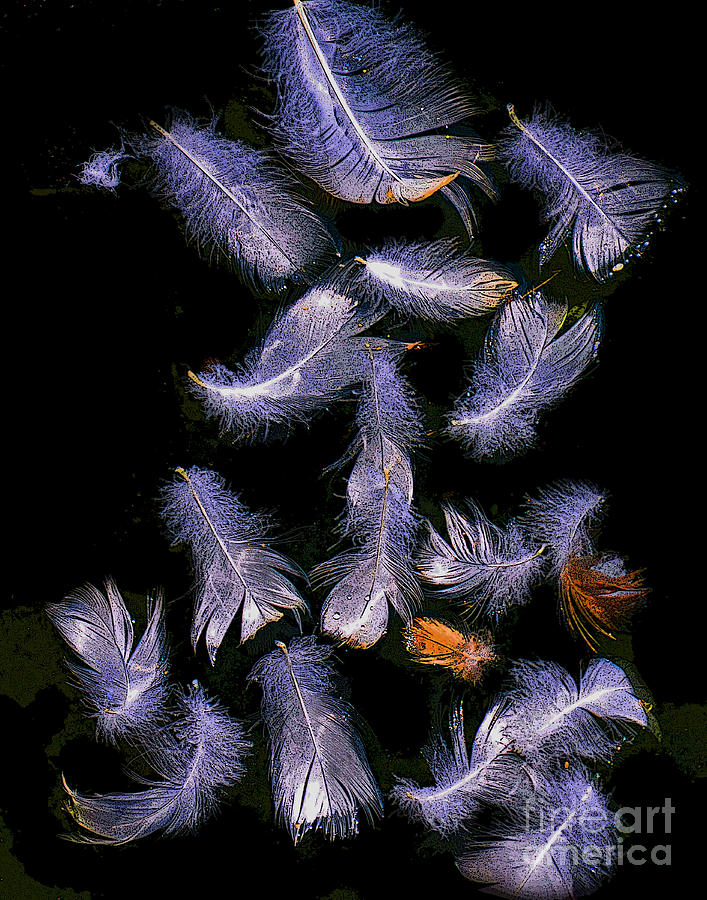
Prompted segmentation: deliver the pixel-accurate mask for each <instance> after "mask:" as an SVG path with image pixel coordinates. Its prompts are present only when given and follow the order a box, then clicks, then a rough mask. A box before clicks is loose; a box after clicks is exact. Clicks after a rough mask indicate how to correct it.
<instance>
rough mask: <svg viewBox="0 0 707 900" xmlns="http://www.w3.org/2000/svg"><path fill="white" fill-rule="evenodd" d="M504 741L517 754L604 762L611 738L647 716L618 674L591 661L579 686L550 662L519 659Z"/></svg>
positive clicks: (612, 746)
mask: <svg viewBox="0 0 707 900" xmlns="http://www.w3.org/2000/svg"><path fill="white" fill-rule="evenodd" d="M511 678H512V685H513V686H512V688H511V689H510V690H509V692H508V693H507V698H508V703H509V712H508V715H507V716H506V719H505V723H504V732H503V733H504V737H505V738H506V739H507V740H509V741H512V743H513V746H514V747H516V749H518V750H519V751H520V752H521V753H523V754H525V755H527V756H529V757H531V758H534V757H536V756H537V755H538V754H542V755H544V756H548V755H558V754H561V755H565V756H569V757H573V756H583V757H585V758H587V759H604V760H610V759H611V757H612V756H613V754H614V752H615V750H616V749H617V746H616V741H617V738H621V737H622V736H626V735H630V734H631V728H632V726H634V725H640V726H643V727H645V726H646V725H647V724H648V717H647V715H646V711H645V708H644V706H643V704H642V702H641V701H640V700H639V699H638V697H637V696H636V694H635V693H634V689H633V686H632V684H631V682H630V680H629V678H628V676H627V675H626V673H625V672H624V670H623V669H622V668H621V667H620V666H618V665H616V663H613V662H611V661H610V660H608V659H592V660H590V662H589V665H588V666H587V668H586V670H585V672H584V674H583V675H582V676H581V678H580V680H579V685H578V684H577V683H576V681H575V680H574V678H573V677H572V676H571V675H570V673H569V672H567V670H566V669H564V668H563V667H562V666H560V665H558V664H557V663H554V662H548V661H541V662H529V661H527V660H524V661H522V662H520V663H518V664H517V665H516V667H515V668H514V670H513V672H512V673H511Z"/></svg>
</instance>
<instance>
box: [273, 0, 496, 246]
mask: <svg viewBox="0 0 707 900" xmlns="http://www.w3.org/2000/svg"><path fill="white" fill-rule="evenodd" d="M262 31H263V38H264V48H263V51H264V52H263V56H264V67H265V70H266V72H267V74H268V75H269V76H270V77H271V78H273V79H274V80H275V81H276V83H277V86H278V94H279V97H278V107H277V111H276V115H275V123H274V131H275V134H276V137H277V139H278V140H279V142H280V145H281V147H282V150H283V152H284V153H285V154H286V155H287V156H288V157H289V159H291V161H292V163H293V164H294V165H295V166H296V167H297V168H298V169H299V170H300V171H301V172H302V173H303V174H305V175H307V176H308V177H309V178H311V179H313V180H314V181H316V182H317V183H318V184H319V185H320V186H321V187H322V188H323V189H324V190H326V191H328V192H329V193H331V194H333V195H334V196H336V197H340V198H342V199H344V200H349V201H352V202H354V203H373V202H375V203H383V204H386V203H403V204H406V203H408V202H415V201H418V200H423V199H425V198H426V197H429V196H430V195H431V194H433V193H434V192H435V191H437V190H440V189H441V190H442V192H443V193H444V194H445V196H446V197H447V199H448V200H450V202H452V203H453V204H454V205H455V206H456V207H457V209H458V210H459V212H460V215H461V216H462V218H463V220H464V222H465V225H466V227H467V229H469V230H470V229H471V228H472V227H473V220H474V214H473V210H472V208H471V205H470V202H469V199H468V197H467V195H466V193H465V192H464V191H463V190H462V189H461V188H460V187H459V185H458V184H453V182H454V179H459V180H468V181H470V182H472V183H474V184H475V185H477V186H478V187H480V188H481V189H482V190H483V191H484V192H485V193H486V194H488V195H489V196H495V192H494V188H493V186H492V184H491V182H490V180H489V178H488V176H487V175H486V174H485V173H484V172H483V171H482V169H481V168H480V167H479V166H478V165H477V163H479V162H482V161H485V160H489V159H491V158H493V149H492V147H491V146H490V145H489V144H487V143H485V142H483V141H481V140H479V139H478V138H477V137H476V136H475V135H473V134H467V133H464V132H463V131H462V129H461V128H460V129H458V131H457V133H455V132H454V131H453V130H452V131H449V130H448V126H451V125H454V124H455V123H458V122H460V121H461V120H462V119H465V118H467V117H469V116H473V115H475V114H476V113H477V112H478V111H479V109H478V107H477V105H476V103H475V102H474V101H473V100H472V99H471V97H470V96H469V95H468V93H467V92H466V90H465V89H464V88H463V86H462V85H461V84H460V83H459V82H458V81H457V79H456V78H455V76H454V75H453V74H452V73H451V71H450V69H449V68H448V66H447V65H446V64H445V63H443V62H442V61H441V60H440V59H439V58H438V57H437V56H436V55H435V54H433V53H430V51H429V50H427V48H426V47H425V45H424V42H423V41H422V39H421V38H420V36H419V35H418V34H417V32H416V31H415V30H414V29H413V28H412V27H411V26H409V25H406V24H403V23H402V22H401V21H400V20H399V19H395V20H393V21H390V20H388V19H387V18H386V17H385V16H383V15H382V14H381V13H380V12H379V11H378V10H377V9H375V8H371V7H364V6H359V5H357V4H354V3H349V2H345V0H306V2H303V0H295V2H294V7H293V8H291V9H289V10H283V11H277V12H273V13H271V14H270V15H269V17H268V18H267V19H266V20H265V22H264V23H263V29H262Z"/></svg>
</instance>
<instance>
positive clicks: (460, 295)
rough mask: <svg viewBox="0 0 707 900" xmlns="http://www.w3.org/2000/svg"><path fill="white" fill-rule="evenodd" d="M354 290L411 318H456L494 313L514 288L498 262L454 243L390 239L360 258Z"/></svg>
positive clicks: (506, 272) (445, 320) (439, 319)
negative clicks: (478, 255) (406, 241)
mask: <svg viewBox="0 0 707 900" xmlns="http://www.w3.org/2000/svg"><path fill="white" fill-rule="evenodd" d="M357 259H358V260H359V261H360V262H361V263H362V264H363V266H362V267H361V268H359V269H358V270H353V273H352V274H353V278H352V290H353V291H354V292H357V291H361V292H362V293H363V296H364V297H371V296H372V297H375V298H380V300H381V301H382V302H385V303H387V304H389V305H390V306H392V307H393V308H394V309H396V310H398V312H400V313H402V314H403V315H405V316H407V317H410V318H420V319H427V320H430V321H434V322H454V321H456V320H458V319H465V318H469V317H470V316H483V315H487V314H488V313H491V312H493V311H494V310H495V309H496V308H497V307H498V306H499V304H500V303H501V301H502V300H503V299H504V298H505V297H506V296H507V295H508V294H509V293H510V292H511V291H512V290H513V289H514V288H516V287H518V282H517V281H516V280H514V278H513V275H512V274H511V272H510V271H509V270H508V269H506V268H505V267H504V266H501V265H500V264H499V263H495V262H490V261H488V260H484V259H478V258H476V257H474V256H472V255H471V254H470V253H469V252H468V251H465V250H460V249H459V248H458V246H457V242H456V241H449V240H441V241H430V242H428V243H423V242H413V243H404V242H402V241H397V240H389V241H387V242H386V243H385V244H384V245H383V246H382V247H380V248H378V249H375V250H371V251H370V252H368V253H366V256H365V258H363V257H357Z"/></svg>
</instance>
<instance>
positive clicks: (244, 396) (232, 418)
mask: <svg viewBox="0 0 707 900" xmlns="http://www.w3.org/2000/svg"><path fill="white" fill-rule="evenodd" d="M380 315H381V313H380V312H379V313H371V312H363V311H362V310H360V309H359V308H358V305H357V303H356V302H355V301H353V300H352V299H351V298H350V297H348V296H347V295H345V294H343V293H340V292H339V291H338V290H337V289H336V288H334V287H332V286H330V285H325V284H322V285H318V286H315V287H313V288H311V289H310V290H309V291H307V293H306V294H304V296H302V297H301V298H300V299H299V300H297V301H295V303H293V304H292V305H291V306H290V307H289V308H287V309H286V310H285V311H284V313H283V314H282V315H280V316H279V317H278V318H277V319H276V320H275V322H274V323H273V324H272V325H271V326H270V328H269V329H268V332H267V333H266V335H265V338H264V339H263V341H262V344H261V345H260V347H258V348H257V349H255V350H253V351H252V352H251V353H250V354H249V355H248V356H247V357H246V359H245V361H244V362H243V363H242V365H241V366H240V367H239V369H238V371H236V372H233V371H231V370H230V369H228V368H226V367H225V366H223V365H220V364H219V365H216V366H213V367H210V368H209V370H208V371H203V372H200V373H199V374H198V375H195V374H194V373H192V372H190V373H189V377H190V379H191V382H192V384H191V387H192V390H193V391H194V393H195V394H196V395H197V396H198V397H199V398H200V399H201V400H202V401H203V403H204V407H205V411H206V414H207V416H216V417H217V418H218V419H219V420H220V422H221V425H222V427H223V428H224V430H228V431H231V432H232V433H233V434H235V435H236V437H237V438H240V439H244V440H245V439H248V440H255V439H256V438H263V437H267V436H268V434H269V433H271V432H272V431H273V430H275V431H282V430H283V429H286V428H288V427H290V426H291V425H292V424H293V423H294V422H298V421H299V422H301V421H306V420H307V419H309V418H311V417H312V416H313V415H315V413H317V412H318V411H320V410H322V409H323V408H324V407H325V406H326V405H327V404H328V403H331V402H332V401H333V400H334V399H335V398H336V397H337V396H339V395H340V394H341V393H342V392H343V391H344V390H347V389H350V388H351V387H353V386H354V385H357V384H359V383H360V382H361V381H363V380H365V378H366V377H367V370H368V362H367V348H370V347H375V348H376V349H379V348H382V347H384V346H385V347H387V348H388V349H389V350H390V351H391V352H393V350H394V349H395V348H397V351H398V352H402V350H403V349H405V345H404V344H398V343H397V342H395V341H387V340H375V341H374V342H372V339H371V338H368V339H365V338H361V337H358V335H359V334H360V333H361V332H362V331H363V330H364V329H365V328H367V327H368V326H370V325H371V324H372V323H373V321H375V320H376V318H378V317H379V316H380Z"/></svg>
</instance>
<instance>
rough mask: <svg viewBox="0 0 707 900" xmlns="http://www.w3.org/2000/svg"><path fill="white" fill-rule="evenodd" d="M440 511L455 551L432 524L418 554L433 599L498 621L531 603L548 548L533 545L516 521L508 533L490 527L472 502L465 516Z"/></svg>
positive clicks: (451, 509) (449, 510)
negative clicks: (459, 602) (453, 601)
mask: <svg viewBox="0 0 707 900" xmlns="http://www.w3.org/2000/svg"><path fill="white" fill-rule="evenodd" d="M442 510H443V512H444V517H445V521H446V525H447V533H448V535H449V540H450V543H451V546H450V544H448V543H447V542H446V541H445V540H444V539H443V538H441V537H440V535H439V534H438V533H437V532H436V531H435V530H434V528H433V527H432V525H430V524H429V523H428V530H427V534H426V536H425V540H424V541H423V544H422V546H421V548H420V550H419V551H418V555H417V568H418V571H419V573H420V575H421V576H422V578H423V579H424V581H425V582H427V583H428V584H429V585H431V586H432V587H433V588H434V589H435V595H436V596H439V597H441V598H444V599H449V600H458V601H461V603H462V604H463V606H464V609H465V610H469V611H471V612H472V614H475V615H485V616H488V617H489V618H491V619H493V620H496V621H497V620H498V619H499V618H500V617H501V616H503V615H504V614H505V613H507V612H508V610H509V609H510V608H511V607H512V606H517V605H520V604H524V603H527V601H528V600H529V598H530V590H531V588H532V587H533V585H535V584H536V583H537V582H538V581H539V579H540V577H541V574H542V569H543V567H544V554H545V550H546V545H545V544H535V543H534V542H533V541H531V540H530V539H529V538H528V536H527V534H526V533H525V532H524V530H523V529H522V528H520V527H519V525H518V524H517V522H515V521H514V520H511V521H510V522H509V523H508V525H507V526H506V528H505V529H502V528H499V527H498V526H497V525H494V524H492V523H491V522H490V521H489V519H488V518H487V517H486V515H485V514H484V512H483V511H482V510H481V509H480V507H479V506H478V505H477V504H476V503H475V502H474V501H473V500H471V499H468V500H467V501H466V509H465V511H464V513H462V512H460V511H459V510H457V509H455V508H454V507H453V506H451V505H450V504H443V505H442Z"/></svg>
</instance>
